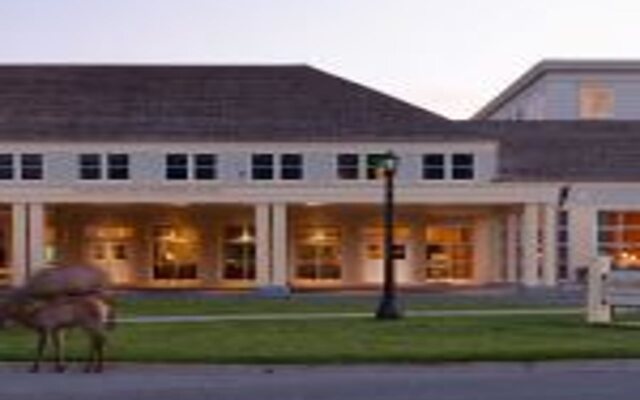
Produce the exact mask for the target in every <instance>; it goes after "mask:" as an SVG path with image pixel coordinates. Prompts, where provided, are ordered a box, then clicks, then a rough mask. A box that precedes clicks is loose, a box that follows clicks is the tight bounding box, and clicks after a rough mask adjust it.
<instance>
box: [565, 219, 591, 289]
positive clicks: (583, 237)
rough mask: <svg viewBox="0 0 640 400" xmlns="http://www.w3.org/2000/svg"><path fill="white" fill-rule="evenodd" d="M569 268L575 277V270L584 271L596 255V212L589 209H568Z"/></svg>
mask: <svg viewBox="0 0 640 400" xmlns="http://www.w3.org/2000/svg"><path fill="white" fill-rule="evenodd" d="M568 228H569V268H570V271H571V273H572V275H573V276H574V277H575V276H576V274H575V273H576V269H578V268H581V269H584V270H585V271H586V269H587V268H588V267H589V265H590V264H591V263H592V262H594V260H595V258H596V257H597V255H598V249H597V246H598V243H597V235H596V232H597V229H598V221H597V216H596V210H595V209H593V208H590V207H571V208H570V209H569V227H568Z"/></svg>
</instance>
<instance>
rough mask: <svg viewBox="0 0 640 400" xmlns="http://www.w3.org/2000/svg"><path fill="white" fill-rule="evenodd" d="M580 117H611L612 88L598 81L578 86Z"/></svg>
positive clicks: (612, 104) (612, 103)
mask: <svg viewBox="0 0 640 400" xmlns="http://www.w3.org/2000/svg"><path fill="white" fill-rule="evenodd" d="M579 96H580V98H579V101H580V118H584V119H606V118H611V117H613V106H614V98H613V90H611V88H609V87H608V86H606V85H604V84H602V83H599V82H586V83H583V84H582V85H581V86H580V94H579Z"/></svg>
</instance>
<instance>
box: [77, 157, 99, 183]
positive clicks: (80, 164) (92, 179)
mask: <svg viewBox="0 0 640 400" xmlns="http://www.w3.org/2000/svg"><path fill="white" fill-rule="evenodd" d="M85 157H96V159H97V163H96V165H92V166H91V168H90V167H89V166H87V165H85V163H84V162H83V158H85ZM76 163H77V164H76V167H77V168H78V175H77V179H78V180H79V181H81V182H96V181H104V180H105V178H104V172H105V171H104V154H102V153H95V152H92V153H79V154H77V157H76ZM87 170H92V171H93V172H97V175H96V176H95V177H89V175H86V176H85V173H86V172H87Z"/></svg>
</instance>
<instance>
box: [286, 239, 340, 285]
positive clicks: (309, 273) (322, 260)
mask: <svg viewBox="0 0 640 400" xmlns="http://www.w3.org/2000/svg"><path fill="white" fill-rule="evenodd" d="M341 265H342V261H341V257H340V230H339V228H337V227H306V228H301V229H299V230H298V231H297V235H296V278H297V279H300V280H309V281H337V280H340V278H341V275H342V274H341Z"/></svg>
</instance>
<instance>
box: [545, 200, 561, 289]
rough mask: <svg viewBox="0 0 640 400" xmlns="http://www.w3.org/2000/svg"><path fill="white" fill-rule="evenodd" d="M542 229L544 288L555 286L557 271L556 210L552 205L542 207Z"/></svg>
mask: <svg viewBox="0 0 640 400" xmlns="http://www.w3.org/2000/svg"><path fill="white" fill-rule="evenodd" d="M543 229H544V233H543V238H544V242H543V253H544V260H543V264H542V282H543V283H544V285H546V286H555V284H556V283H557V270H558V262H557V261H558V257H557V254H558V209H557V208H556V207H555V206H554V205H550V204H548V205H545V206H544V226H543Z"/></svg>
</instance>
